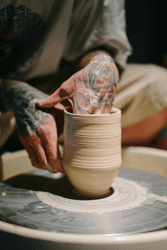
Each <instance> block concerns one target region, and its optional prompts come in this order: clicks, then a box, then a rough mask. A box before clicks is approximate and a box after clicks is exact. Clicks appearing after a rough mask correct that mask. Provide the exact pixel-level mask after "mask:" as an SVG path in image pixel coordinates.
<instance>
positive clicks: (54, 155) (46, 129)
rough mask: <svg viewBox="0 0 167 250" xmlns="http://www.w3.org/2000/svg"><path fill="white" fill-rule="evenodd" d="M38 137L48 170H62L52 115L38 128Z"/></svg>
mask: <svg viewBox="0 0 167 250" xmlns="http://www.w3.org/2000/svg"><path fill="white" fill-rule="evenodd" d="M40 139H41V144H42V146H43V148H44V150H45V154H46V158H47V162H48V165H47V167H48V170H49V171H50V172H54V171H59V172H63V171H64V169H63V165H62V162H61V156H60V152H59V147H58V138H57V128H56V123H55V121H54V118H53V117H52V119H50V121H49V123H47V124H44V125H43V126H42V127H41V128H40ZM51 167H52V170H51Z"/></svg>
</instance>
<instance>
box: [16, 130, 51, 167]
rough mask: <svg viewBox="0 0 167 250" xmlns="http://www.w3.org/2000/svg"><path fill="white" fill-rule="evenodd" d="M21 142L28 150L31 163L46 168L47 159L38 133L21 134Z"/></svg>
mask: <svg viewBox="0 0 167 250" xmlns="http://www.w3.org/2000/svg"><path fill="white" fill-rule="evenodd" d="M19 138H20V141H21V143H22V144H23V146H24V148H25V149H26V151H27V152H28V155H29V158H30V160H31V163H32V165H33V166H34V167H36V168H43V169H46V165H47V159H46V155H45V152H44V149H43V148H42V146H41V143H40V139H39V137H38V136H37V135H36V134H33V135H30V136H26V137H23V136H19Z"/></svg>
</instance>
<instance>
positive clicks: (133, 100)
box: [0, 0, 167, 171]
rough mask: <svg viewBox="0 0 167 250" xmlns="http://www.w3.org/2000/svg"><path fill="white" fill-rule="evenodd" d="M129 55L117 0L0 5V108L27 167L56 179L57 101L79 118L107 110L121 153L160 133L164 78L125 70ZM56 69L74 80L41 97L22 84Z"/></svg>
mask: <svg viewBox="0 0 167 250" xmlns="http://www.w3.org/2000/svg"><path fill="white" fill-rule="evenodd" d="M131 51H132V50H131V45H130V43H129V41H128V39H127V35H126V25H125V9H124V1H123V0H119V1H117V0H110V1H109V0H103V1H101V0H97V1H93V0H89V1H87V0H80V1H77V0H66V1H59V0H49V1H47V4H46V3H45V1H44V0H42V1H39V0H35V1H26V0H20V1H19V0H18V1H17V0H16V1H8V5H6V2H5V1H2V2H1V3H0V58H1V59H0V72H1V80H0V106H1V108H3V109H9V110H11V111H12V112H13V114H14V116H15V119H16V123H17V127H18V130H19V138H20V140H21V142H22V144H23V145H24V147H25V149H26V150H27V152H28V154H29V157H30V159H31V162H32V165H33V166H35V167H38V168H44V169H49V170H50V171H54V170H57V171H63V166H62V162H61V158H60V152H59V148H58V141H57V136H58V135H57V134H58V132H59V131H58V130H59V129H60V128H62V126H59V125H60V124H61V122H59V121H60V117H61V115H62V113H63V110H64V109H65V107H64V106H63V104H62V101H63V100H65V99H68V100H69V101H70V103H71V105H72V108H73V112H76V113H82V114H85V113H91V114H94V113H107V112H109V111H110V110H111V106H112V105H113V102H114V105H115V106H116V107H118V108H120V109H121V110H122V127H123V138H122V139H123V143H124V144H125V145H128V143H129V144H130V143H134V144H136V143H138V144H140V143H145V144H146V143H148V141H149V142H150V141H151V140H152V139H153V138H154V137H155V134H157V132H158V131H160V130H161V129H162V128H163V127H164V126H165V124H166V113H167V112H166V110H167V109H166V107H167V105H166V104H167V99H166V96H167V95H165V93H166V91H167V89H166V80H165V78H166V71H164V70H163V69H162V68H158V67H156V66H152V65H151V66H150V65H148V67H146V66H144V67H143V66H142V65H140V66H138V65H127V64H126V62H127V58H128V56H129V55H130V54H131ZM62 65H69V67H71V68H73V69H75V72H74V73H73V74H72V75H71V76H70V77H69V78H68V79H67V80H65V81H64V82H62V84H61V85H60V86H58V85H57V86H56V79H55V84H54V86H52V87H51V88H52V89H53V91H52V94H51V95H50V96H49V97H48V96H47V95H46V94H45V93H44V92H43V91H40V90H39V89H38V88H37V87H34V86H31V85H30V84H28V82H31V79H41V78H43V77H45V76H48V75H51V74H53V73H55V72H58V71H59V70H61V67H62ZM150 76H151V77H150ZM119 79H120V80H119ZM162 80H163V81H162ZM37 81H38V80H37ZM118 81H119V84H117V83H118ZM48 84H49V83H48ZM159 84H160V85H159ZM37 85H38V84H37ZM39 85H40V83H39ZM47 86H49V85H47ZM116 89H117V95H116V96H115V93H116ZM153 89H154V91H153ZM114 99H115V101H114ZM157 115H158V122H157V120H156V119H157V118H156V117H157ZM150 117H151V119H152V120H151V124H153V122H154V125H155V126H154V129H151V132H150V128H149V129H147V130H146V131H147V132H145V133H146V138H145V136H144V135H143V132H142V129H141V128H142V126H143V125H142V124H143V121H144V124H145V126H146V127H147V125H148V123H149V122H150V120H149V119H148V118H150ZM154 118H155V119H154ZM55 120H56V121H57V123H56V122H55ZM148 120H149V122H148ZM136 124H137V125H136ZM58 127H59V128H58ZM136 127H137V129H136ZM155 127H156V129H155ZM129 131H130V132H129ZM136 131H137V132H136ZM142 137H144V138H142ZM47 162H49V163H50V165H51V166H52V169H50V168H49V167H48V164H47Z"/></svg>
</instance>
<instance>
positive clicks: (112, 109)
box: [64, 107, 121, 117]
mask: <svg viewBox="0 0 167 250" xmlns="http://www.w3.org/2000/svg"><path fill="white" fill-rule="evenodd" d="M64 113H65V114H66V115H69V116H75V117H82V116H87V117H92V116H102V117H103V116H109V115H111V114H117V115H118V114H121V110H120V109H117V108H115V107H112V108H111V112H109V113H107V114H74V113H72V112H70V111H69V110H67V109H66V110H64Z"/></svg>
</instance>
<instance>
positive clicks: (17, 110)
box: [0, 79, 64, 171]
mask: <svg viewBox="0 0 167 250" xmlns="http://www.w3.org/2000/svg"><path fill="white" fill-rule="evenodd" d="M46 97H47V95H45V94H44V93H43V92H41V91H39V90H37V89H35V88H33V87H31V86H29V85H28V84H26V83H24V82H19V81H12V80H5V79H2V80H0V106H1V107H3V108H5V109H9V110H11V111H12V112H13V113H14V115H15V118H16V123H17V126H18V129H19V138H20V140H21V142H22V144H23V146H24V147H25V149H26V150H27V152H28V154H29V157H30V160H31V162H32V165H33V166H35V167H38V168H44V169H48V170H50V171H54V170H55V169H56V170H58V171H63V167H62V163H61V159H60V153H59V150H58V144H57V127H56V123H55V118H56V115H57V114H58V113H60V112H61V111H60V110H62V109H64V107H63V106H62V105H61V104H58V106H57V109H56V108H54V109H52V111H51V113H50V112H49V111H50V110H45V111H42V110H39V108H37V107H36V101H37V100H38V99H41V98H46ZM58 109H60V110H58ZM62 113H63V112H62ZM47 162H48V163H50V164H47Z"/></svg>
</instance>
